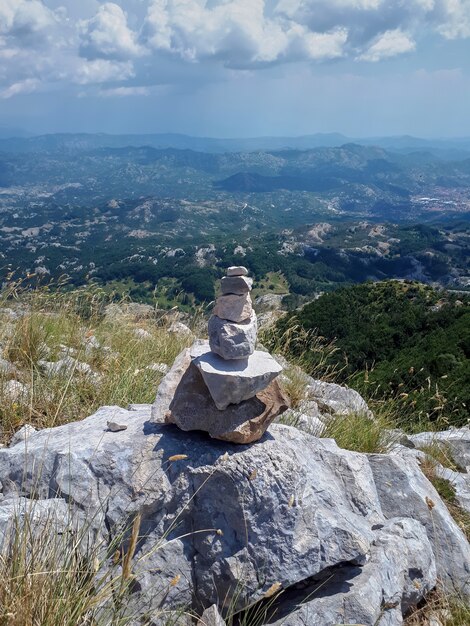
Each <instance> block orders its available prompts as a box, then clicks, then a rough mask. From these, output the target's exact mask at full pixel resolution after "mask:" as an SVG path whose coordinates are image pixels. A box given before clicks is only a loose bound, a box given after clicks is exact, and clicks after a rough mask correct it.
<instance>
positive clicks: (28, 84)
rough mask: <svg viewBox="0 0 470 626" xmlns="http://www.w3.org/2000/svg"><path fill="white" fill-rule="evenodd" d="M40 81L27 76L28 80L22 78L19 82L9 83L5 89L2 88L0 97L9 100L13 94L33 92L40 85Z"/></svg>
mask: <svg viewBox="0 0 470 626" xmlns="http://www.w3.org/2000/svg"><path fill="white" fill-rule="evenodd" d="M39 85H40V81H39V80H37V79H35V78H27V79H26V80H20V81H18V82H17V83H13V84H12V85H9V86H8V87H6V88H5V89H2V90H0V98H2V99H4V100H7V99H8V98H12V97H13V96H17V95H19V94H26V93H32V92H33V91H36V89H37V88H38V87H39Z"/></svg>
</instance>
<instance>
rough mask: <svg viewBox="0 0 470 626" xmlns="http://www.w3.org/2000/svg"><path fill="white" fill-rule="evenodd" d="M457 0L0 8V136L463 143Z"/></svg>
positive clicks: (466, 51)
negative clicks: (317, 137) (11, 131)
mask: <svg viewBox="0 0 470 626" xmlns="http://www.w3.org/2000/svg"><path fill="white" fill-rule="evenodd" d="M469 110H470V0H395V1H394V0H118V1H116V2H98V1H96V0H0V126H2V127H8V126H11V127H22V128H24V129H26V130H29V131H31V132H36V133H43V132H72V131H84V132H111V133H119V132H142V133H145V132H182V133H188V134H193V135H210V136H226V137H227V136H232V137H236V136H256V135H300V134H308V133H314V132H334V131H338V132H343V133H345V134H348V135H350V136H376V135H391V134H413V135H419V136H425V137H444V136H470V115H469V114H468V111H469Z"/></svg>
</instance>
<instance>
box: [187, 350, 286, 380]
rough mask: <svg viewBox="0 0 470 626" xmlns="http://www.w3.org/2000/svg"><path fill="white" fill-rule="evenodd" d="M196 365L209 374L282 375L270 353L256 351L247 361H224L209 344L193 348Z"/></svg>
mask: <svg viewBox="0 0 470 626" xmlns="http://www.w3.org/2000/svg"><path fill="white" fill-rule="evenodd" d="M191 358H192V359H193V361H194V364H195V365H196V366H197V367H198V368H199V369H201V370H202V371H204V372H206V373H208V374H220V375H221V376H238V377H243V378H245V377H246V378H253V377H255V376H259V375H260V373H261V372H268V371H269V372H273V373H274V372H276V373H281V372H282V367H281V366H280V365H279V363H278V362H277V361H276V360H275V359H273V357H272V356H271V355H270V354H269V353H268V352H261V350H255V351H254V352H253V354H250V356H248V357H247V358H246V359H231V360H226V359H223V358H222V357H221V356H219V355H218V354H215V353H214V352H212V351H211V350H210V348H209V345H208V344H207V343H198V344H194V345H193V346H192V348H191Z"/></svg>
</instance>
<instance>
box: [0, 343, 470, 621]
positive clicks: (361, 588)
mask: <svg viewBox="0 0 470 626" xmlns="http://www.w3.org/2000/svg"><path fill="white" fill-rule="evenodd" d="M185 358H186V366H184V364H183V360H184V359H182V357H180V359H179V360H178V361H177V363H176V366H177V367H176V368H175V369H174V370H173V372H172V377H173V379H172V380H171V379H170V378H169V379H166V380H164V381H163V383H162V385H163V392H164V393H163V395H164V394H165V393H169V392H170V387H171V385H172V384H174V382H175V378H176V377H177V376H178V367H179V368H180V370H181V369H184V368H185V367H186V368H187V360H188V358H189V353H187V354H186V356H185ZM193 369H194V370H195V371H196V373H198V370H197V369H196V368H193ZM167 399H168V397H167V398H166V400H167ZM163 405H164V402H163V401H161V402H160V405H159V408H160V410H162V409H163ZM154 408H155V407H154ZM108 421H113V422H116V423H126V424H128V429H127V430H125V431H123V432H121V433H118V434H116V433H112V432H108V431H107V428H106V425H107V422H108ZM0 482H1V490H2V492H3V499H0V520H1V519H2V516H3V518H8V517H9V515H10V512H9V510H10V509H11V506H10V505H9V504H8V503H9V502H10V501H11V499H12V498H17V497H18V496H20V497H27V498H31V499H34V501H35V502H40V503H43V502H46V503H47V507H53V508H55V507H56V506H57V507H58V510H59V511H60V507H61V506H62V505H61V504H60V503H61V502H64V501H66V503H67V504H66V507H67V509H68V510H70V511H72V512H73V514H76V515H78V514H80V515H83V516H84V517H86V518H87V520H88V523H89V525H90V528H91V529H92V530H93V531H94V532H95V533H96V534H97V535H99V536H100V537H102V540H103V541H105V542H110V541H112V540H113V539H115V538H117V537H120V536H121V532H122V529H123V528H128V527H129V524H130V523H132V520H133V519H134V517H135V515H136V513H140V515H141V526H140V530H139V540H138V543H137V549H136V555H135V558H134V559H133V575H134V577H135V584H134V585H133V587H132V592H131V594H130V596H129V599H128V610H129V612H130V613H131V614H132V615H133V616H139V615H140V616H142V617H143V616H144V615H148V614H149V613H152V611H153V612H158V611H161V610H164V611H169V610H172V609H176V608H177V607H184V609H187V608H188V607H190V606H192V607H193V609H194V610H195V611H197V612H198V613H199V614H201V613H202V611H203V609H204V607H208V606H210V605H212V604H214V603H216V604H218V606H219V609H221V608H222V607H223V606H228V605H229V604H231V605H232V607H233V608H234V609H235V610H239V609H242V608H243V607H244V606H246V605H247V604H251V603H253V602H257V601H258V600H260V599H262V598H263V597H264V596H265V595H266V594H267V593H268V592H269V590H270V589H272V588H273V585H274V586H275V587H276V588H277V587H278V586H279V587H280V588H281V589H283V590H284V591H283V593H282V594H280V596H279V598H278V599H277V600H276V602H277V603H278V604H277V609H278V612H277V613H276V616H275V617H273V619H271V620H270V622H269V623H271V624H274V623H276V620H277V623H283V624H285V625H288V626H298V625H299V626H300V625H301V626H304V625H305V626H307V625H308V626H312V624H315V626H332V624H334V623H348V622H349V623H359V624H364V625H365V626H373V625H374V624H377V625H380V626H398V625H399V624H401V623H402V613H403V611H404V610H406V609H407V608H408V607H409V606H412V605H413V604H415V603H416V602H418V601H419V600H420V599H421V598H422V597H423V595H424V594H425V593H426V592H427V591H428V590H429V589H430V588H431V587H432V586H433V585H434V582H435V571H436V570H435V563H437V571H438V573H439V577H440V578H441V579H442V580H444V582H449V581H452V582H453V583H454V582H455V583H456V585H458V584H460V586H461V587H462V586H463V584H462V583H463V582H464V581H465V580H468V578H469V576H468V575H469V568H470V554H469V551H470V546H469V544H468V543H467V542H466V540H465V538H464V536H463V534H462V532H461V531H460V529H459V528H458V527H457V525H456V524H455V523H454V522H453V521H452V519H451V517H450V514H449V513H448V511H447V509H446V508H445V506H444V504H443V503H442V501H441V500H440V498H439V496H438V494H437V493H436V492H435V491H434V490H433V488H432V486H431V485H430V483H429V482H428V481H427V480H426V479H425V478H424V476H423V474H422V473H421V471H420V469H419V467H418V465H417V464H416V462H415V460H414V458H410V459H409V460H407V461H406V462H405V461H404V460H403V458H401V457H399V456H390V455H370V456H369V455H365V454H360V453H356V452H349V451H346V450H341V449H340V448H338V446H337V445H336V444H335V442H334V441H332V440H328V439H324V440H320V439H317V438H315V437H312V436H311V435H308V434H307V433H304V432H301V431H299V430H297V429H295V428H291V427H288V426H282V425H279V424H273V425H272V426H271V428H270V431H269V433H268V434H266V435H265V436H264V437H263V438H262V439H260V440H259V441H258V442H257V443H256V444H253V445H249V446H248V445H247V446H235V445H233V444H231V443H226V442H221V441H212V440H210V439H209V438H208V437H207V436H206V435H202V434H200V433H191V435H188V434H187V433H184V432H181V431H180V430H179V429H177V428H175V427H173V426H168V425H165V424H162V423H155V422H153V421H152V419H151V407H150V405H135V406H134V407H133V410H131V411H128V410H125V409H121V408H119V407H102V408H101V409H100V410H99V411H98V412H97V413H95V414H94V415H92V416H90V417H88V418H86V419H84V420H82V421H80V422H73V423H70V424H66V425H63V426H60V427H57V428H53V429H46V430H42V431H38V432H35V433H32V434H31V435H30V437H29V439H28V445H27V446H22V445H16V446H13V447H11V448H3V449H0ZM54 498H57V499H54ZM426 498H429V499H430V500H431V501H432V503H433V506H432V509H431V508H430V504H429V502H427V500H426ZM397 517H400V518H405V519H397ZM387 519H388V521H387ZM423 527H424V528H423ZM108 568H109V574H110V576H112V575H114V576H119V565H113V563H111V562H110V563H109V565H108ZM175 581H176V582H175ZM309 585H310V587H309ZM307 592H308V593H307ZM298 593H300V594H302V596H301V597H299V596H296V594H298ZM310 593H313V595H310ZM296 598H299V600H300V601H302V602H304V604H300V603H299V602H296V601H295V600H296ZM135 619H138V617H136V618H135ZM281 619H282V620H283V621H282V622H281V621H280V620H281ZM157 623H159V622H157ZM162 623H164V622H162Z"/></svg>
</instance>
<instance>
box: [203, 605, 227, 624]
mask: <svg viewBox="0 0 470 626" xmlns="http://www.w3.org/2000/svg"><path fill="white" fill-rule="evenodd" d="M197 626H225V621H224V619H223V617H222V615H221V614H220V613H219V609H218V608H217V605H216V604H213V605H212V606H210V607H209V608H208V609H206V610H205V611H204V613H203V614H202V615H201V617H200V618H199V620H198V622H197Z"/></svg>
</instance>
